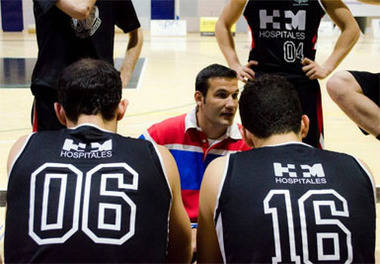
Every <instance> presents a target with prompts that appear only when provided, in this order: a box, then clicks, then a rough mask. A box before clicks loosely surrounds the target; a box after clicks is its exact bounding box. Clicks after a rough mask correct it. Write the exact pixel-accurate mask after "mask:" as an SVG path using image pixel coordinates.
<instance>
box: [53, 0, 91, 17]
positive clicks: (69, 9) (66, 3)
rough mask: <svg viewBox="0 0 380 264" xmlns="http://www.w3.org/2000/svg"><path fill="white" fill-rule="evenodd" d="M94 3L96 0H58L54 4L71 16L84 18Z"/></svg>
mask: <svg viewBox="0 0 380 264" xmlns="http://www.w3.org/2000/svg"><path fill="white" fill-rule="evenodd" d="M95 3H96V0H58V1H57V2H56V4H55V5H56V6H57V7H58V8H59V9H61V10H62V11H63V12H65V13H66V14H67V15H69V16H71V17H72V18H76V19H86V18H87V17H88V16H89V15H90V13H91V10H92V8H93V7H94V5H95Z"/></svg>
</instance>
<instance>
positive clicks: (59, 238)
mask: <svg viewBox="0 0 380 264" xmlns="http://www.w3.org/2000/svg"><path fill="white" fill-rule="evenodd" d="M58 87H59V88H58V102H59V103H55V110H56V113H57V117H58V119H59V120H60V122H62V124H64V125H65V126H67V129H61V130H59V131H43V132H39V133H35V134H32V135H30V136H28V137H23V138H21V139H20V140H18V141H17V142H16V143H15V145H14V146H13V147H12V149H11V152H10V155H9V160H8V171H9V175H10V176H9V183H8V193H7V213H6V229H5V241H4V248H5V262H6V263H15V262H17V263H19V262H34V263H46V262H59V263H81V262H92V263H94V262H98V263H115V262H119V263H135V262H144V263H145V262H154V263H162V262H164V261H173V262H189V261H190V259H191V230H190V221H189V219H188V217H187V214H186V211H185V209H184V206H183V204H182V200H181V193H180V182H179V176H178V171H177V167H176V163H175V161H174V159H173V157H172V156H171V154H170V153H169V151H168V150H166V149H165V148H164V147H160V146H155V145H153V144H152V143H150V142H148V141H144V140H140V139H132V138H128V137H123V136H121V135H118V134H117V133H116V130H117V121H118V120H120V119H121V118H122V117H123V115H124V113H125V110H126V107H127V101H126V100H125V99H123V100H121V94H122V89H121V88H122V87H121V79H120V74H119V72H118V71H117V70H115V69H114V68H113V67H112V66H111V65H110V64H108V63H107V62H104V61H98V60H92V59H85V60H81V61H79V62H76V63H74V64H72V65H71V66H69V67H68V68H67V69H65V70H64V72H63V74H62V75H61V77H60V81H59V85H58Z"/></svg>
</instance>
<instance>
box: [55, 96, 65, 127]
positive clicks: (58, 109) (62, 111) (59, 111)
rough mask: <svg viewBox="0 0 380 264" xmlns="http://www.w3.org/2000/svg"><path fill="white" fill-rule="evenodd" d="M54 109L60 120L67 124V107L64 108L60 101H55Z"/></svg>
mask: <svg viewBox="0 0 380 264" xmlns="http://www.w3.org/2000/svg"><path fill="white" fill-rule="evenodd" d="M54 111H55V115H56V116H57V118H58V120H59V122H60V123H61V124H62V125H64V126H66V124H67V120H66V112H65V109H63V106H62V105H61V104H60V103H57V102H55V103H54Z"/></svg>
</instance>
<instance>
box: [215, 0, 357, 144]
mask: <svg viewBox="0 0 380 264" xmlns="http://www.w3.org/2000/svg"><path fill="white" fill-rule="evenodd" d="M242 13H243V15H244V17H245V18H246V19H247V22H248V25H249V27H250V29H251V33H252V44H251V51H250V54H249V59H248V63H247V64H243V65H242V64H241V63H240V61H239V58H238V56H237V53H236V51H235V47H234V40H233V38H232V35H231V31H230V28H231V26H232V25H233V24H234V23H235V22H236V21H237V20H238V18H239V17H240V15H241V14H242ZM325 13H327V14H328V15H329V16H330V18H331V19H332V20H333V21H334V22H335V24H336V25H337V26H338V27H339V28H340V29H341V34H340V36H339V38H338V40H337V42H336V44H335V47H334V49H333V51H332V52H331V54H330V55H329V56H328V57H327V59H326V61H325V62H324V63H323V64H319V63H317V62H316V61H315V54H316V49H315V45H316V42H317V38H318V27H319V24H320V21H321V19H322V17H323V16H324V15H325ZM215 34H216V38H217V41H218V44H219V47H220V49H221V51H222V52H223V54H224V56H225V58H226V60H227V62H228V65H229V66H230V67H231V68H232V69H234V70H235V71H236V72H237V74H238V78H239V79H240V80H241V81H244V82H246V81H247V80H252V79H253V78H254V77H255V76H256V77H257V76H259V75H261V74H263V73H272V74H273V73H275V74H280V75H283V76H285V77H286V78H287V79H288V80H289V81H290V82H292V83H293V84H294V85H295V87H296V89H297V91H298V94H299V96H300V99H301V104H302V108H303V111H304V113H305V114H306V115H308V116H309V118H310V131H309V134H308V136H307V137H306V138H305V139H304V142H305V143H308V144H310V145H312V146H315V147H320V148H323V117H322V102H321V92H320V87H319V83H318V79H324V78H325V77H327V76H328V75H329V74H330V73H331V72H332V71H333V70H334V69H335V68H336V67H337V66H338V64H339V63H340V62H341V61H342V60H343V59H344V57H345V56H346V55H347V54H348V52H349V51H350V50H351V48H352V47H353V45H354V44H355V43H356V41H357V40H358V38H359V34H360V30H359V26H358V25H357V23H356V21H355V19H354V18H353V16H352V15H351V12H350V10H349V9H348V8H347V7H346V6H345V4H344V3H343V2H342V1H341V0H334V1H330V0H321V1H318V0H271V1H261V0H230V1H229V2H228V4H227V5H226V7H225V8H224V10H223V12H222V14H221V15H220V17H219V20H218V21H217V23H216V27H215Z"/></svg>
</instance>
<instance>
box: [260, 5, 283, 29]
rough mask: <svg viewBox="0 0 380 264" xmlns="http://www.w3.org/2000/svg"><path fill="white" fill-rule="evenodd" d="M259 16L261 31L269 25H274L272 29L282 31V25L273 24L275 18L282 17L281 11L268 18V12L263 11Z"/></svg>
mask: <svg viewBox="0 0 380 264" xmlns="http://www.w3.org/2000/svg"><path fill="white" fill-rule="evenodd" d="M259 14H260V28H261V29H266V28H267V24H272V27H273V28H274V29H280V23H278V22H273V17H280V10H273V15H272V16H268V15H267V10H265V9H261V10H260V11H259Z"/></svg>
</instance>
